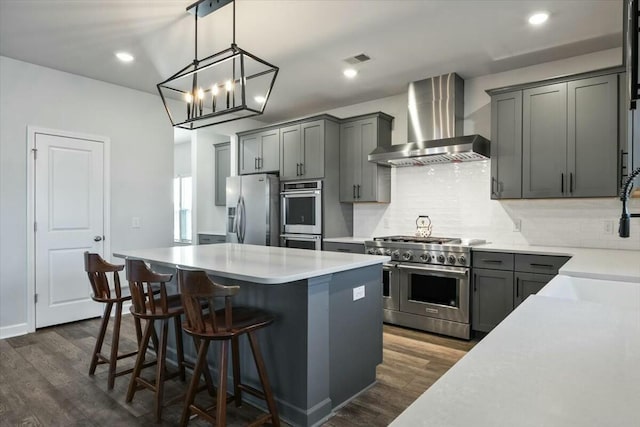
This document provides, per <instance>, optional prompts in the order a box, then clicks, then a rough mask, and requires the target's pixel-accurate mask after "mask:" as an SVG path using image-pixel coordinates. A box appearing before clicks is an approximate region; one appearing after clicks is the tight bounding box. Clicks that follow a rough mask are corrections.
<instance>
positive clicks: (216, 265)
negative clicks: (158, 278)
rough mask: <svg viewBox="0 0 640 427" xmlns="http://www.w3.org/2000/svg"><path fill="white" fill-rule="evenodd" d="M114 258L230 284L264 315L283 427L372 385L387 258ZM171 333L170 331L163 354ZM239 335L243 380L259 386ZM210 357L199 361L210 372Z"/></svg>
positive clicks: (227, 247)
mask: <svg viewBox="0 0 640 427" xmlns="http://www.w3.org/2000/svg"><path fill="white" fill-rule="evenodd" d="M114 256H116V257H120V258H131V259H142V260H145V261H147V262H148V263H149V264H151V266H152V268H153V269H154V270H156V271H158V272H170V273H175V269H176V267H183V268H191V269H200V270H205V271H207V272H208V273H209V274H210V276H211V277H212V279H213V280H214V281H216V282H217V283H220V284H223V285H231V284H233V285H239V286H240V288H241V289H240V292H239V293H238V295H237V296H236V297H234V305H248V306H253V307H260V308H262V309H265V310H267V311H269V312H271V313H273V314H274V315H275V318H276V320H275V322H274V323H273V324H272V325H270V326H269V327H268V328H266V329H264V330H262V331H260V332H259V333H258V338H259V341H260V346H261V349H262V353H263V355H264V359H265V363H266V366H267V370H268V374H269V379H270V382H271V384H272V388H273V392H274V394H275V397H276V401H277V403H278V409H279V411H280V416H281V418H282V419H283V420H285V421H287V422H288V423H290V424H292V425H300V426H311V425H316V424H319V423H320V422H322V421H324V420H326V419H327V418H329V417H330V416H331V414H332V413H333V412H334V411H335V410H336V409H337V408H338V407H340V406H342V405H344V404H346V403H347V402H348V401H350V400H351V399H352V398H353V397H354V396H356V395H357V394H359V393H360V392H362V391H363V390H365V389H367V388H368V387H369V386H371V385H372V384H373V383H374V382H375V378H376V366H377V365H378V364H380V363H381V362H382V264H383V263H384V262H387V261H388V260H389V257H385V256H371V255H360V254H350V253H337V252H323V251H310V250H302V249H289V248H277V247H267V246H254V245H239V244H231V243H224V244H215V245H198V246H176V247H168V248H155V249H144V250H130V251H120V252H117V253H114ZM174 280H175V279H174ZM173 284H174V285H175V283H173ZM174 289H175V290H176V291H177V287H174ZM174 339H175V338H174V337H171V336H170V339H169V357H170V358H173V360H175V347H174V346H173V343H174ZM244 341H245V340H241V345H240V352H241V362H240V363H241V371H242V376H243V382H246V383H248V384H250V385H252V386H254V387H259V380H258V376H257V372H256V370H255V366H254V362H253V359H252V358H251V355H250V349H249V347H248V344H247V343H246V342H244ZM185 344H186V345H185V357H186V358H187V360H194V359H195V354H196V353H195V348H194V347H193V345H192V344H191V342H190V340H188V339H186V340H185ZM214 354H215V352H213V351H212V352H210V356H209V357H210V359H209V365H210V367H211V369H212V370H213V371H217V367H216V364H217V360H216V357H214ZM230 372H231V371H230ZM229 380H231V377H230V378H229ZM245 396H246V399H247V400H249V401H252V403H254V404H255V405H256V406H259V407H263V408H264V407H265V405H264V402H262V401H261V400H254V399H252V396H247V395H245ZM245 396H243V398H245Z"/></svg>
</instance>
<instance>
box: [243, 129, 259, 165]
mask: <svg viewBox="0 0 640 427" xmlns="http://www.w3.org/2000/svg"><path fill="white" fill-rule="evenodd" d="M260 151H261V150H260V134H257V133H256V134H251V135H245V136H242V137H240V165H239V166H240V175H244V174H248V173H255V172H256V171H257V170H258V158H259V157H260Z"/></svg>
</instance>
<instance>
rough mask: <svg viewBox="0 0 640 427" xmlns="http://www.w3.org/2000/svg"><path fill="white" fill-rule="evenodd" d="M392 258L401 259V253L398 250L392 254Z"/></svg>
mask: <svg viewBox="0 0 640 427" xmlns="http://www.w3.org/2000/svg"><path fill="white" fill-rule="evenodd" d="M391 258H393V259H400V251H399V250H397V249H396V250H395V251H393V252H391Z"/></svg>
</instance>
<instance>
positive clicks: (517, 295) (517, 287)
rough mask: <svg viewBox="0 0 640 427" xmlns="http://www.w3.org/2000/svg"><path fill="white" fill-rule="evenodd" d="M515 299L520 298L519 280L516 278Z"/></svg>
mask: <svg viewBox="0 0 640 427" xmlns="http://www.w3.org/2000/svg"><path fill="white" fill-rule="evenodd" d="M516 298H520V278H519V277H516Z"/></svg>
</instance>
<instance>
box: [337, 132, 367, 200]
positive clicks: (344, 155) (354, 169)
mask: <svg viewBox="0 0 640 427" xmlns="http://www.w3.org/2000/svg"><path fill="white" fill-rule="evenodd" d="M360 133H361V129H360V126H359V125H358V123H357V122H350V123H343V124H342V125H340V201H341V202H354V201H355V200H356V183H359V182H360V167H361V161H360V152H361V151H362V147H361V146H362V142H361V138H360Z"/></svg>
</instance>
